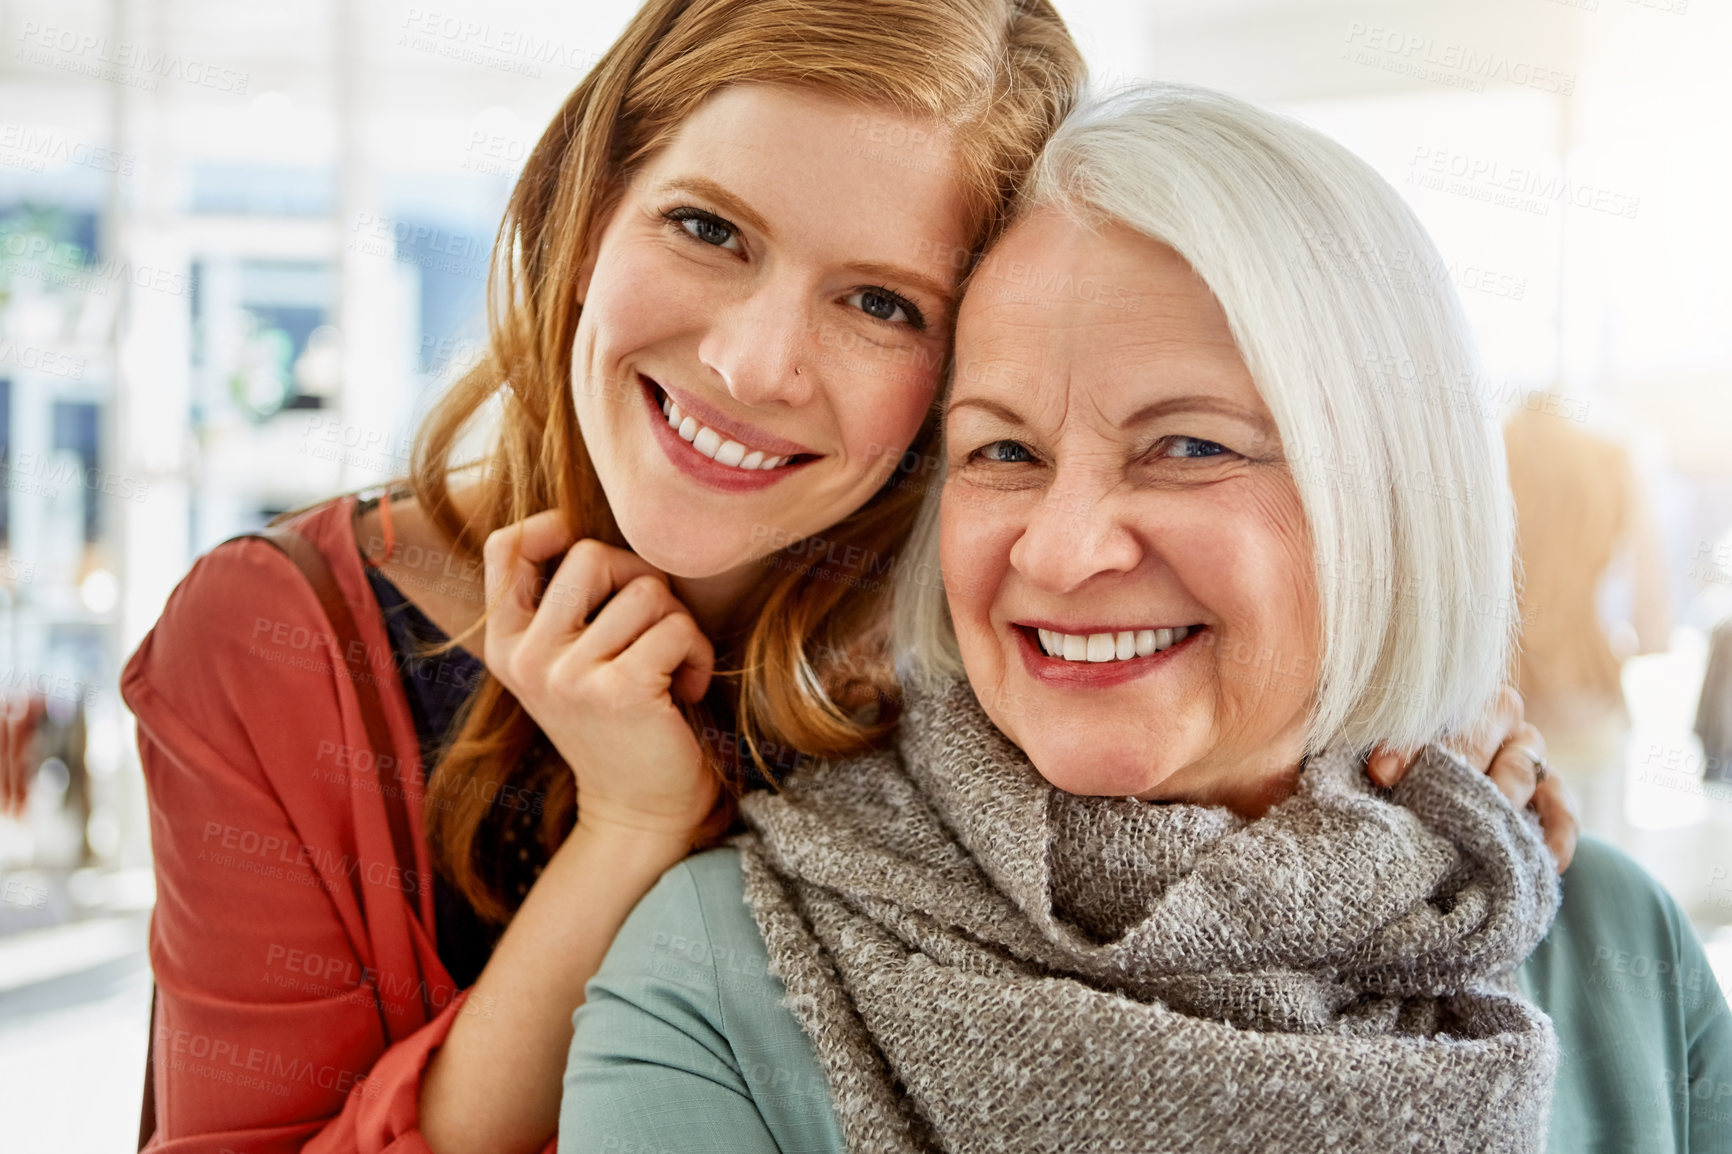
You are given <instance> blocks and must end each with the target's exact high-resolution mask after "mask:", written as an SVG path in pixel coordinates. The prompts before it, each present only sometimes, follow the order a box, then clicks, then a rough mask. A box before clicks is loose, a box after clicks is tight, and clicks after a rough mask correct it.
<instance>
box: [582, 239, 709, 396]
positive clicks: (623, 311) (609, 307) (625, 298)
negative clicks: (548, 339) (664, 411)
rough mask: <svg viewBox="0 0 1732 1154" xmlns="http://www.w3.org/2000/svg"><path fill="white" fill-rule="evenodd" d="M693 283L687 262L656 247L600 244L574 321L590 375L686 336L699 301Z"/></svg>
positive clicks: (621, 242) (626, 242) (611, 242)
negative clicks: (656, 344) (649, 288)
mask: <svg viewBox="0 0 1732 1154" xmlns="http://www.w3.org/2000/svg"><path fill="white" fill-rule="evenodd" d="M682 266H686V267H684V268H682ZM694 279H695V278H694V277H693V276H692V274H691V271H690V267H689V264H688V262H685V261H681V260H678V259H675V258H673V257H672V256H671V255H670V254H668V253H666V252H663V251H659V250H658V249H657V247H656V246H654V245H648V244H637V243H633V242H631V241H629V240H613V239H612V238H609V239H606V240H604V241H603V243H602V248H601V252H600V254H599V255H598V257H597V259H596V266H595V272H594V274H593V275H592V276H591V278H590V282H589V291H588V293H587V294H586V295H585V297H584V303H583V313H582V315H581V317H580V319H579V322H578V342H577V343H578V347H579V348H580V349H584V348H587V349H588V350H590V356H589V364H588V370H589V372H590V373H591V374H594V373H597V372H600V373H604V374H605V373H610V372H612V371H613V370H614V369H615V368H616V367H617V366H618V364H619V362H620V360H621V359H622V358H625V357H628V356H630V355H631V354H633V353H635V352H638V351H640V350H642V349H644V348H645V347H647V346H648V345H650V344H652V343H654V342H656V341H660V340H665V339H668V338H670V337H673V336H677V335H680V334H682V333H685V332H688V331H689V330H690V329H691V327H692V324H693V322H694V321H695V320H696V319H697V317H698V315H699V306H700V305H701V300H702V293H701V292H699V291H697V287H696V286H695V284H694ZM650 285H653V286H655V287H654V290H653V291H647V286H650Z"/></svg>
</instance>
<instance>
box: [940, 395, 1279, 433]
mask: <svg viewBox="0 0 1732 1154" xmlns="http://www.w3.org/2000/svg"><path fill="white" fill-rule="evenodd" d="M964 408H975V409H981V410H984V411H985V412H988V413H991V414H992V415H993V416H995V417H999V418H1001V419H1003V420H1005V421H1008V422H1010V423H1011V424H1013V425H1024V424H1026V423H1027V422H1026V421H1024V420H1023V419H1022V417H1021V415H1020V414H1018V413H1017V412H1016V411H1015V410H1013V409H1011V408H1010V407H1008V406H1006V405H1002V404H1000V403H999V402H997V401H994V400H989V399H987V398H985V397H963V398H962V399H960V400H955V401H951V402H950V403H949V404H947V405H946V406H945V407H944V417H945V419H946V420H949V419H950V415H951V414H952V413H954V412H956V410H958V409H964ZM1185 412H1190V413H1197V412H1201V413H1219V414H1221V415H1222V416H1225V417H1232V418H1235V419H1237V420H1240V421H1243V422H1245V423H1246V424H1248V425H1250V426H1251V427H1253V428H1255V429H1258V430H1259V431H1261V432H1264V433H1273V432H1274V427H1273V426H1272V425H1271V424H1270V423H1269V422H1268V421H1267V420H1265V419H1264V418H1263V417H1262V415H1261V414H1258V413H1254V412H1252V411H1251V410H1249V409H1247V408H1245V407H1244V406H1243V405H1235V404H1234V403H1233V402H1231V401H1224V400H1222V399H1221V398H1219V397H1211V396H1207V395H1205V394H1201V393H1199V394H1193V395H1190V396H1183V397H1168V398H1167V399H1166V400H1163V401H1155V402H1154V403H1153V404H1148V405H1144V406H1143V407H1142V408H1140V409H1138V410H1137V411H1136V412H1134V413H1132V414H1131V415H1130V416H1129V417H1126V418H1125V419H1124V420H1122V421H1120V422H1119V428H1121V429H1124V428H1129V427H1130V426H1132V425H1140V424H1142V423H1143V422H1145V421H1152V420H1155V419H1156V418H1157V417H1164V416H1167V415H1168V414H1170V413H1185Z"/></svg>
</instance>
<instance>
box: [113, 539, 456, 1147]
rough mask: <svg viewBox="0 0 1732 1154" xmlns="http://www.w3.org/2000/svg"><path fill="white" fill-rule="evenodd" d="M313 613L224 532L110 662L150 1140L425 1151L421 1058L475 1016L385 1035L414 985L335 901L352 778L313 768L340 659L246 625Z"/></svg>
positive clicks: (256, 553) (306, 625) (293, 581)
mask: <svg viewBox="0 0 1732 1154" xmlns="http://www.w3.org/2000/svg"><path fill="white" fill-rule="evenodd" d="M323 622H324V615H323V612H322V610H321V609H320V608H319V605H318V602H317V600H316V598H315V597H314V596H313V593H312V591H311V589H310V588H309V587H307V585H306V582H305V581H304V579H302V578H301V576H300V573H299V570H297V569H295V568H294V567H293V565H292V563H291V562H289V561H288V559H287V558H285V557H283V556H282V555H281V554H280V553H279V552H278V551H277V550H276V549H275V548H274V547H273V546H271V545H269V544H268V543H265V542H262V541H250V540H249V541H243V542H236V543H230V544H225V545H223V546H219V547H218V548H217V549H214V550H212V551H211V552H210V553H208V554H206V555H205V556H204V557H201V558H200V559H199V561H198V562H196V563H195V565H194V566H193V568H192V570H191V571H190V572H189V573H188V575H187V576H186V577H185V578H184V579H183V580H182V582H181V584H180V585H179V586H177V587H176V589H175V591H174V593H173V595H172V596H171V597H170V599H169V603H168V605H167V606H166V607H165V608H164V611H163V614H162V617H161V619H160V620H159V621H158V623H157V625H156V627H155V628H154V629H152V631H151V632H150V633H149V634H148V635H147V636H146V637H145V639H144V640H143V641H142V642H141V643H140V645H139V647H138V649H137V650H136V651H135V652H134V653H133V655H132V657H131V658H130V659H129V660H128V662H127V667H126V669H125V671H124V673H123V675H122V694H123V697H124V699H125V701H126V703H127V706H128V707H129V708H130V709H131V710H132V712H133V714H134V715H135V717H136V718H137V722H138V748H139V756H140V759H141V761H142V763H143V768H144V776H145V783H146V788H147V791H148V793H149V799H150V825H151V839H152V855H153V858H154V862H155V867H156V881H157V905H156V909H155V912H154V913H153V915H152V919H151V935H150V957H151V967H152V970H153V971H154V973H155V976H156V982H157V992H156V997H157V1005H156V1030H155V1033H154V1036H153V1038H152V1049H153V1054H154V1065H155V1081H156V1107H157V1110H156V1117H157V1131H156V1137H155V1139H154V1140H153V1144H152V1146H151V1149H153V1150H157V1151H163V1152H173V1154H195V1152H198V1154H218V1152H220V1151H223V1150H245V1151H247V1152H248V1154H271V1152H285V1154H286V1152H290V1151H309V1152H311V1151H320V1152H323V1151H343V1152H346V1154H347V1152H353V1154H380V1152H384V1151H390V1152H392V1154H399V1152H401V1154H410V1152H417V1154H418V1152H421V1151H426V1150H427V1146H426V1143H425V1142H424V1141H423V1140H422V1138H421V1135H420V1133H419V1131H418V1129H417V1127H416V1118H417V1114H418V1105H419V1093H420V1081H421V1074H422V1070H423V1069H424V1067H425V1065H426V1062H427V1059H428V1057H429V1055H430V1054H431V1053H432V1052H433V1051H434V1050H435V1049H436V1048H437V1047H438V1046H439V1045H440V1043H442V1042H443V1041H444V1038H445V1035H446V1033H447V1032H448V1031H449V1029H450V1027H451V1024H452V1022H453V1021H455V1018H456V1015H457V1014H459V1013H463V1012H468V1011H469V1010H471V1009H473V1007H469V1006H468V1005H467V1003H466V1000H465V998H464V997H463V995H462V994H461V993H457V994H455V996H451V997H448V998H447V1000H446V1001H445V1004H444V1005H443V1007H442V1009H441V1010H440V1012H438V1013H437V1014H436V1015H435V1016H434V1018H433V1020H431V1021H429V1022H427V1023H426V1024H425V1025H423V1026H422V1027H421V1028H420V1029H418V1030H416V1031H414V1032H413V1033H410V1034H408V1035H407V1036H405V1037H402V1038H401V1039H399V1040H397V1041H396V1042H395V1044H392V1043H391V1041H390V1039H389V1033H388V1031H387V1029H386V1026H385V1016H384V1014H383V1012H382V1011H381V1009H380V1005H379V1001H380V1000H381V999H382V1000H385V1001H387V1002H389V1001H391V1000H392V999H394V998H401V999H403V1000H405V1001H408V1000H411V999H414V1000H419V999H420V998H421V997H422V996H423V991H421V990H420V989H419V988H417V987H416V986H415V985H414V984H413V982H412V981H411V982H407V983H401V985H402V986H406V988H393V987H394V984H395V983H394V982H393V981H391V980H383V979H389V978H390V977H391V974H390V973H389V972H388V971H382V970H381V968H380V967H381V959H380V958H379V957H378V955H377V953H376V946H375V944H374V943H373V942H372V941H371V940H370V935H369V929H368V924H367V921H366V912H365V911H366V908H367V907H366V905H365V904H364V903H357V902H355V901H353V900H351V899H350V897H349V896H348V895H349V894H350V893H351V892H352V891H353V890H354V889H355V888H358V887H361V886H364V885H365V884H366V883H364V882H357V881H356V880H355V872H356V871H355V869H354V867H355V864H356V863H357V862H358V861H359V853H358V851H357V850H356V849H355V847H354V845H353V844H352V843H353V831H352V830H349V829H347V827H346V825H345V822H347V821H350V820H352V819H351V818H349V817H348V809H347V802H348V795H347V788H348V787H347V785H339V784H335V783H334V782H327V781H326V780H325V778H324V777H323V774H324V773H325V772H326V767H328V766H329V764H330V762H331V758H330V757H329V756H322V753H321V747H320V743H321V742H323V743H325V744H326V745H328V744H330V742H331V740H332V739H333V737H336V738H337V739H339V740H340V738H341V734H342V733H343V727H342V718H341V707H340V703H339V700H338V694H337V691H336V686H335V684H334V676H335V674H334V673H333V672H331V670H330V668H329V667H328V666H325V667H322V671H321V668H318V667H315V663H314V662H312V661H311V660H310V659H309V660H308V662H307V663H306V664H304V665H302V666H300V667H291V666H290V665H288V664H286V663H284V662H281V661H280V660H277V659H274V658H271V659H267V658H266V657H265V655H264V649H263V647H262V646H261V647H255V646H254V645H253V643H252V640H251V639H252V638H254V637H258V636H260V630H261V629H262V630H264V631H265V633H266V634H268V633H270V632H271V631H274V630H276V629H278V628H279V627H282V628H285V629H288V630H289V631H291V632H292V631H294V630H297V629H305V630H308V631H310V632H309V635H316V631H318V630H320V629H322V628H324V625H323ZM315 651H316V647H311V646H310V647H308V649H307V650H306V651H305V652H307V653H313V652H315ZM279 784H281V785H283V788H281V789H279V788H278V787H279ZM291 787H292V788H291ZM376 897H377V896H376V895H368V900H369V901H372V900H376Z"/></svg>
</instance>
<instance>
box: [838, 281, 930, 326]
mask: <svg viewBox="0 0 1732 1154" xmlns="http://www.w3.org/2000/svg"><path fill="white" fill-rule="evenodd" d="M848 303H849V304H851V305H853V306H854V307H855V308H857V309H859V310H860V311H861V312H863V313H865V314H866V315H867V316H869V317H871V318H872V319H873V320H878V321H886V322H888V323H890V324H907V325H912V326H913V327H915V328H917V329H918V328H924V327H925V324H926V322H925V319H924V318H923V317H921V315H920V310H919V309H917V308H915V307H914V306H913V305H912V304H910V303H908V302H907V301H905V300H903V299H902V298H901V297H899V296H897V295H896V294H895V293H893V292H891V291H889V290H888V289H880V288H863V289H856V290H855V291H854V292H852V293H850V294H849V295H848Z"/></svg>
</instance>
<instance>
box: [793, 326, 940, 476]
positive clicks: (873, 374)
mask: <svg viewBox="0 0 1732 1154" xmlns="http://www.w3.org/2000/svg"><path fill="white" fill-rule="evenodd" d="M888 355H889V354H886V357H887V358H888ZM820 371H822V370H820ZM825 391H826V392H827V393H828V394H829V396H830V404H831V408H832V409H833V410H834V412H835V417H836V427H837V428H839V429H841V430H842V434H843V438H844V440H843V446H844V449H845V451H846V453H847V458H848V460H849V461H850V462H853V463H855V464H856V465H858V466H860V467H863V468H865V469H867V470H868V471H869V474H870V476H869V478H868V480H869V482H870V484H871V486H872V487H873V488H877V487H878V486H879V485H882V484H883V483H884V482H885V481H886V480H888V479H889V477H890V474H891V473H892V472H893V471H894V470H895V468H896V466H897V464H898V463H899V462H900V461H901V460H902V457H903V454H905V453H906V452H907V451H908V446H909V445H910V444H912V443H913V441H914V438H915V435H916V434H918V433H919V432H920V425H921V422H922V421H924V420H925V419H926V414H927V412H928V410H929V409H930V408H931V407H932V399H933V397H934V396H935V395H936V394H937V391H938V374H937V373H936V372H935V371H932V370H930V369H925V368H921V367H918V366H917V367H912V368H910V367H905V366H900V365H892V366H890V367H888V368H886V366H883V365H879V364H875V363H873V362H871V361H870V360H868V361H867V362H866V363H865V364H864V365H853V364H847V363H845V364H844V365H843V367H841V368H838V369H832V370H831V372H830V374H829V375H828V377H827V379H826V381H825ZM926 465H927V463H926V462H924V461H922V462H919V463H918V465H917V466H916V472H915V476H916V477H917V478H918V477H926V476H929V475H930V470H929V469H928V468H926Z"/></svg>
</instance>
